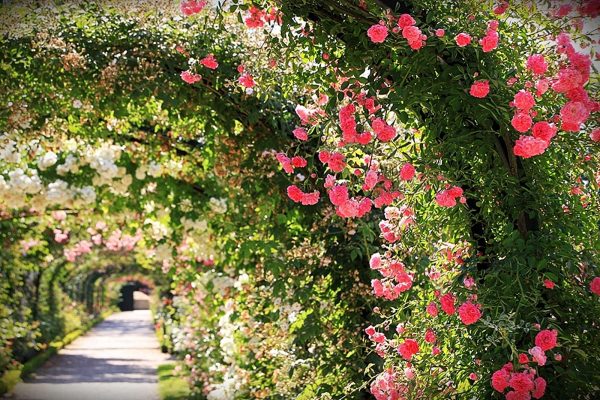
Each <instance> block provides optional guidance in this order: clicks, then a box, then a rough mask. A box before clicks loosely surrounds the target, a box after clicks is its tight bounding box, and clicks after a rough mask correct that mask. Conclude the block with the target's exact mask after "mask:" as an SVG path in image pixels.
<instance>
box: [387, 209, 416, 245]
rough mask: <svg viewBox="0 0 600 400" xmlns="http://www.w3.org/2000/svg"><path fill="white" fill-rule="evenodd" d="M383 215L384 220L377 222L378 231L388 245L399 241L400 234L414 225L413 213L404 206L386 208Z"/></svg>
mask: <svg viewBox="0 0 600 400" xmlns="http://www.w3.org/2000/svg"><path fill="white" fill-rule="evenodd" d="M384 215H385V219H384V220H382V221H380V222H379V229H380V230H381V235H382V236H383V238H384V239H385V240H386V241H387V242H388V243H394V242H396V241H397V240H399V239H400V237H401V236H402V232H404V231H405V230H406V229H408V228H409V227H410V226H411V225H413V224H414V223H415V213H414V211H413V210H412V209H411V208H410V207H408V206H406V205H403V206H402V207H400V208H398V207H386V208H385V212H384Z"/></svg>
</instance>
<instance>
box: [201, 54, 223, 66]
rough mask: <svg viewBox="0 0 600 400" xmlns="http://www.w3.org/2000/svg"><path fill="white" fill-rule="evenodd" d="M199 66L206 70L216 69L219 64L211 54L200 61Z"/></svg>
mask: <svg viewBox="0 0 600 400" xmlns="http://www.w3.org/2000/svg"><path fill="white" fill-rule="evenodd" d="M200 64H202V65H204V66H205V67H206V68H208V69H217V67H218V66H219V63H218V62H217V59H216V58H215V56H214V55H213V54H209V55H207V56H206V57H204V58H203V59H202V60H200Z"/></svg>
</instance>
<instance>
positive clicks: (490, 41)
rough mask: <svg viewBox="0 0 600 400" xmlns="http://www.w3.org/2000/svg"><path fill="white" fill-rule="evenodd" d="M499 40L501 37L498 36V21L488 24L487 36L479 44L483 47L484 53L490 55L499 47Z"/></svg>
mask: <svg viewBox="0 0 600 400" xmlns="http://www.w3.org/2000/svg"><path fill="white" fill-rule="evenodd" d="M499 39H500V35H498V21H490V22H489V23H488V28H487V31H486V34H485V36H484V37H483V38H481V39H480V40H479V44H480V45H481V48H482V49H483V52H484V53H489V52H490V51H492V50H494V49H495V48H496V47H498V40H499Z"/></svg>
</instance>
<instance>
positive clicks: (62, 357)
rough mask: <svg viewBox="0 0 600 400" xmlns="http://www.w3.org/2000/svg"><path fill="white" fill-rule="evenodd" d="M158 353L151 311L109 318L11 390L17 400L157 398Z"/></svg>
mask: <svg viewBox="0 0 600 400" xmlns="http://www.w3.org/2000/svg"><path fill="white" fill-rule="evenodd" d="M167 359H168V355H165V354H163V353H161V352H160V348H159V344H158V340H157V339H156V336H155V333H154V329H153V326H152V320H151V315H150V311H148V310H137V311H129V312H120V313H116V314H113V315H111V316H110V317H108V318H107V319H106V320H104V321H103V322H102V323H100V324H98V325H97V326H96V327H94V328H93V329H92V330H91V331H90V332H88V333H87V334H86V335H85V336H82V337H80V338H78V339H77V340H75V341H74V342H73V343H71V344H70V345H68V346H67V347H65V348H64V349H63V350H61V351H60V352H59V353H58V354H57V355H56V356H54V357H52V358H51V359H50V360H49V361H48V362H47V363H46V364H45V365H43V366H42V367H41V368H40V369H38V370H37V371H36V372H35V374H34V375H32V377H31V378H29V379H26V381H25V382H23V383H20V384H19V385H17V387H16V388H15V392H14V398H16V399H18V400H92V399H93V400H142V399H143V400H154V399H158V379H157V374H156V370H157V368H158V366H159V365H160V364H162V363H164V362H165V361H166V360H167Z"/></svg>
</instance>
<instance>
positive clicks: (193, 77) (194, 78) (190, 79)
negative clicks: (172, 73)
mask: <svg viewBox="0 0 600 400" xmlns="http://www.w3.org/2000/svg"><path fill="white" fill-rule="evenodd" d="M181 79H182V80H183V81H184V82H185V83H188V84H190V85H192V84H194V83H196V82H199V81H201V80H202V76H201V75H198V74H195V73H193V72H191V71H183V72H182V73H181Z"/></svg>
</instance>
